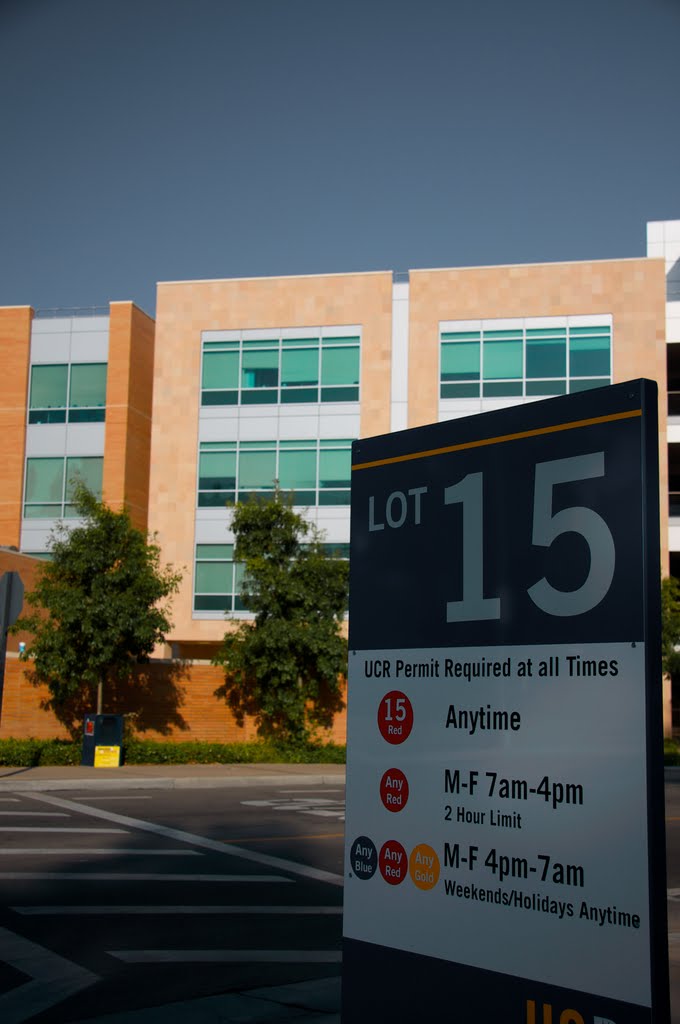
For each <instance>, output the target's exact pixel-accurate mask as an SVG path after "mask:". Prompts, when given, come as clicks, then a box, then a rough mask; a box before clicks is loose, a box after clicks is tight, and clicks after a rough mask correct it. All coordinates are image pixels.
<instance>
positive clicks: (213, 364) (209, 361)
mask: <svg viewBox="0 0 680 1024" xmlns="http://www.w3.org/2000/svg"><path fill="white" fill-rule="evenodd" d="M238 360H239V354H238V349H236V350H235V351H233V352H206V353H205V354H204V355H203V377H202V386H203V387H204V388H212V389H215V390H217V389H220V388H223V389H228V388H237V387H238Z"/></svg>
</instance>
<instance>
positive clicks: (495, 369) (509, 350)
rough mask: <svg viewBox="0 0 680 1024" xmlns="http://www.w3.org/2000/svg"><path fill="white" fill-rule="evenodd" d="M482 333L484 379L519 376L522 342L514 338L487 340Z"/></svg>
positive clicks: (521, 368)
mask: <svg viewBox="0 0 680 1024" xmlns="http://www.w3.org/2000/svg"><path fill="white" fill-rule="evenodd" d="M487 339H488V335H487V334H485V335H484V380H507V379H508V378H509V377H510V378H512V377H521V376H522V375H523V366H522V347H523V346H522V342H521V340H520V341H515V340H501V339H499V340H494V339H491V340H487Z"/></svg>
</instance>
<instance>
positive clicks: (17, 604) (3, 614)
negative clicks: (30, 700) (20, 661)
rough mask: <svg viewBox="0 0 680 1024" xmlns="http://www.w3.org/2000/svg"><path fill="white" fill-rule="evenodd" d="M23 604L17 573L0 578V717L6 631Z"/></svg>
mask: <svg viewBox="0 0 680 1024" xmlns="http://www.w3.org/2000/svg"><path fill="white" fill-rule="evenodd" d="M23 603H24V584H23V582H22V579H21V576H20V575H19V573H18V572H6V573H3V575H2V576H0V715H1V714H2V697H3V690H4V686H5V658H6V656H7V630H8V629H9V627H10V626H13V625H14V623H15V622H16V620H17V619H18V618H19V615H20V614H21V608H22V605H23Z"/></svg>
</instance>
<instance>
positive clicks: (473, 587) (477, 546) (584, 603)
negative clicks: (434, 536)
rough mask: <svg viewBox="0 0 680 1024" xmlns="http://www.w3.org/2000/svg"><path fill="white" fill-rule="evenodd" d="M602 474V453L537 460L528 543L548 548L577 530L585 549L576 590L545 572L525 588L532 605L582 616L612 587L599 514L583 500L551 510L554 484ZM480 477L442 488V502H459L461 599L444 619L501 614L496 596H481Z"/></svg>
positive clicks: (611, 559) (609, 548) (610, 555)
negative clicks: (585, 565)
mask: <svg viewBox="0 0 680 1024" xmlns="http://www.w3.org/2000/svg"><path fill="white" fill-rule="evenodd" d="M601 476H604V452H592V453H591V454H590V455H574V456H572V457H570V458H567V459H553V460H552V461H551V462H539V463H537V464H536V467H535V476H534V514H533V532H532V536H531V540H532V543H533V544H535V545H536V546H538V547H545V548H549V547H550V545H551V544H552V543H553V541H554V540H556V539H557V537H559V536H561V535H562V534H563V533H578V534H580V535H581V537H583V539H584V540H585V542H586V544H587V545H588V549H589V551H590V568H589V569H588V574H587V576H586V578H585V580H584V581H583V583H582V584H581V586H580V587H577V589H576V590H556V589H555V587H553V586H552V584H550V583H549V582H548V581H547V579H546V578H545V576H544V577H543V578H542V579H540V580H538V582H537V583H534V585H533V586H531V587H529V589H528V590H527V593H528V594H529V597H530V598H531V600H532V601H533V602H534V604H535V605H536V606H537V607H538V608H540V609H541V611H544V612H546V614H548V615H557V616H569V615H582V614H583V613H584V612H588V611H590V610H591V608H594V607H595V606H596V605H598V604H599V603H600V601H602V599H603V598H604V597H605V595H606V594H607V593H608V591H609V588H610V586H611V583H612V580H613V578H614V566H615V562H616V552H615V550H614V539H613V537H612V535H611V531H610V529H609V527H608V526H607V524H606V523H605V521H604V519H603V518H602V516H600V515H598V513H597V512H595V511H594V510H593V509H592V508H586V507H584V506H582V505H573V506H571V507H569V508H563V509H562V510H561V511H560V512H555V513H554V514H553V487H556V486H557V485H558V484H566V483H573V482H574V481H577V480H590V479H593V478H595V477H601ZM483 482H484V477H483V474H482V473H468V475H467V476H466V477H463V479H462V480H461V481H460V482H459V483H457V484H452V485H451V486H450V487H446V488H445V490H444V504H445V505H457V504H462V505H463V599H462V600H461V601H448V602H447V604H446V620H447V622H475V621H479V620H481V619H500V617H501V602H500V598H498V597H484V572H483V570H484V553H483V548H484V544H483Z"/></svg>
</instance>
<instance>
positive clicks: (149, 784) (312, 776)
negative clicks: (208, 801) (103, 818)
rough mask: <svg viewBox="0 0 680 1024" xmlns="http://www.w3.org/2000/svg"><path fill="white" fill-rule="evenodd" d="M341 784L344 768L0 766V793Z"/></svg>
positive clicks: (287, 765) (247, 765)
mask: <svg viewBox="0 0 680 1024" xmlns="http://www.w3.org/2000/svg"><path fill="white" fill-rule="evenodd" d="M301 778H303V779H304V781H305V784H307V785H321V784H324V783H334V782H344V781H345V766H344V764H182V765H156V764H139V765H136V764H131V765H122V766H121V767H120V768H90V767H81V766H77V767H62V768H42V767H39V768H6V767H0V792H3V791H7V790H10V789H11V790H16V791H22V790H23V791H24V792H26V791H34V792H35V791H39V790H50V789H61V790H66V789H201V788H205V789H219V788H220V787H222V786H258V785H262V784H263V783H269V782H276V784H277V785H278V784H280V785H286V786H287V785H289V784H293V785H294V784H295V783H296V782H299V781H300V779H301Z"/></svg>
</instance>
